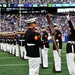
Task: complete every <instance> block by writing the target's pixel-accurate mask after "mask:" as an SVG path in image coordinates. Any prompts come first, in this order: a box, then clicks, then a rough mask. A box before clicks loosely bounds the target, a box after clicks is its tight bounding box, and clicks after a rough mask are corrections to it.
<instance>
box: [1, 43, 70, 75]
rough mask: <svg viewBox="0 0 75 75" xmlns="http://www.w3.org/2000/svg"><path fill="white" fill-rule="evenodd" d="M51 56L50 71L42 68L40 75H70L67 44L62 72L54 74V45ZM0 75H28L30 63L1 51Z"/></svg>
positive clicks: (50, 51)
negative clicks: (67, 61)
mask: <svg viewBox="0 0 75 75" xmlns="http://www.w3.org/2000/svg"><path fill="white" fill-rule="evenodd" d="M48 55H49V57H48V58H49V60H48V61H49V67H48V69H42V67H40V75H69V73H68V69H67V63H66V43H63V49H62V52H61V59H62V72H61V73H53V71H52V68H53V51H52V43H50V49H49V52H48ZM0 75H28V61H27V60H22V59H21V58H20V57H14V56H13V55H11V54H8V53H6V52H3V51H0Z"/></svg>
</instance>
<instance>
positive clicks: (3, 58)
mask: <svg viewBox="0 0 75 75" xmlns="http://www.w3.org/2000/svg"><path fill="white" fill-rule="evenodd" d="M6 58H16V57H0V59H6Z"/></svg>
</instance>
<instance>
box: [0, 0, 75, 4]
mask: <svg viewBox="0 0 75 75" xmlns="http://www.w3.org/2000/svg"><path fill="white" fill-rule="evenodd" d="M0 3H10V4H13V3H30V4H35V3H37V4H47V3H75V0H60V1H59V0H0Z"/></svg>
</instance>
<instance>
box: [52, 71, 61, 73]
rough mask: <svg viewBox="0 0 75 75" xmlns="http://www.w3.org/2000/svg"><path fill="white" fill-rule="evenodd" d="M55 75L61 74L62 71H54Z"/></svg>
mask: <svg viewBox="0 0 75 75" xmlns="http://www.w3.org/2000/svg"><path fill="white" fill-rule="evenodd" d="M53 72H54V73H61V71H53Z"/></svg>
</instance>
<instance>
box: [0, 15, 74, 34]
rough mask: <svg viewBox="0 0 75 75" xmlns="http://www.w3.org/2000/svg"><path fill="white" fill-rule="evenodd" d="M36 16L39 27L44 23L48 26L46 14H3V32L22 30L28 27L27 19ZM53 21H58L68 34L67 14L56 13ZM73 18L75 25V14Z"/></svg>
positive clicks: (62, 29)
mask: <svg viewBox="0 0 75 75" xmlns="http://www.w3.org/2000/svg"><path fill="white" fill-rule="evenodd" d="M33 16H34V17H36V18H37V20H36V22H37V24H38V26H39V27H41V26H42V25H44V26H46V27H47V20H46V17H45V15H44V14H27V15H22V16H21V18H20V17H19V15H18V14H17V15H15V14H3V15H2V16H1V29H0V30H1V31H2V32H5V31H7V32H12V31H21V30H22V29H26V28H27V24H26V23H25V20H26V19H29V18H33ZM51 19H52V23H57V24H58V25H59V28H60V30H61V32H62V34H63V35H67V34H68V23H67V19H66V17H65V16H59V15H57V16H56V15H54V16H53V17H51ZM71 20H72V23H73V25H75V16H71Z"/></svg>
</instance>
